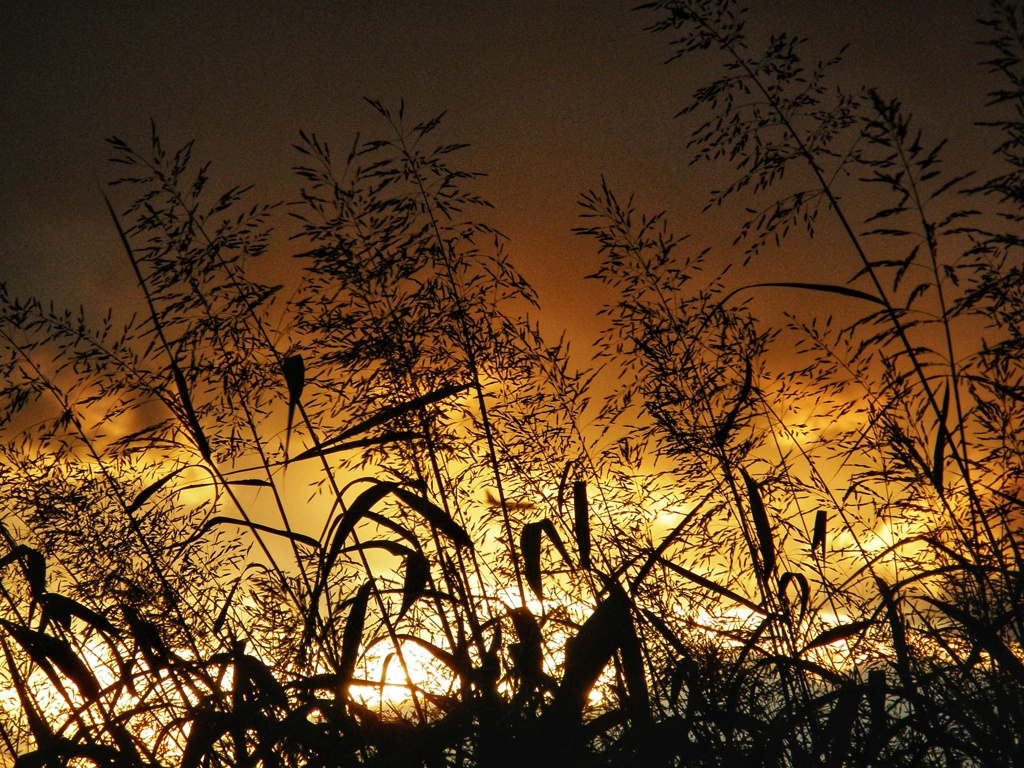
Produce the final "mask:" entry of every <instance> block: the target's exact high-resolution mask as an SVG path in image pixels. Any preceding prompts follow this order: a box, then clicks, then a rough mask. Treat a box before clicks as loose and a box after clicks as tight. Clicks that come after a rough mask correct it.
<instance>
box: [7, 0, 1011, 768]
mask: <svg viewBox="0 0 1024 768" xmlns="http://www.w3.org/2000/svg"><path fill="white" fill-rule="evenodd" d="M642 8H643V9H644V10H645V11H646V12H647V13H648V14H650V16H651V18H653V19H654V21H653V24H652V28H653V29H654V30H655V31H665V32H669V33H670V34H671V35H672V39H673V42H672V43H671V44H672V46H673V50H674V55H675V56H676V57H683V56H692V55H711V56H718V57H720V59H721V63H722V68H721V72H722V74H721V76H720V77H719V78H718V79H716V80H714V81H713V82H711V83H709V84H707V85H706V86H705V87H703V88H701V89H700V90H698V91H697V92H696V94H695V95H694V97H693V100H692V102H691V104H690V106H689V107H688V108H687V109H686V110H684V116H686V117H687V118H688V119H689V118H691V117H693V118H695V119H696V121H697V123H698V125H697V127H696V129H695V130H694V132H693V135H692V140H691V142H690V144H689V146H688V152H689V153H690V157H691V158H692V159H693V160H694V161H695V162H711V163H714V164H715V167H716V169H717V170H718V171H720V174H718V177H719V178H723V179H725V181H724V182H723V185H722V186H721V188H720V189H718V190H708V193H707V203H708V206H714V205H717V204H718V203H721V202H723V201H732V200H742V201H743V206H744V207H745V209H746V210H747V211H748V212H749V215H748V217H747V218H746V219H745V220H744V221H743V222H741V223H740V225H739V226H738V231H737V238H736V243H735V244H734V245H735V248H736V253H738V254H741V256H739V257H738V258H741V259H758V258H763V256H764V254H765V253H766V252H767V251H769V250H771V249H772V248H775V247H777V246H779V245H781V244H784V243H786V242H788V240H787V238H796V237H799V236H801V235H810V234H812V233H813V231H814V228H815V226H816V225H818V223H819V222H820V221H822V220H824V219H830V220H831V221H833V222H834V223H835V224H836V226H837V227H838V229H839V230H840V231H841V232H842V233H843V236H844V237H845V239H846V244H847V245H848V247H849V250H850V253H851V254H852V255H853V257H854V258H855V259H856V264H855V265H854V267H853V268H852V270H851V272H850V273H849V274H844V275H841V276H839V278H837V279H836V280H835V281H833V282H811V281H803V282H798V281H786V280H775V281H771V280H767V281H760V282H758V283H756V284H744V283H742V282H736V281H735V280H734V279H733V275H732V274H731V273H730V271H729V269H724V270H721V269H718V268H717V267H716V266H715V261H714V260H713V258H712V254H711V253H710V252H709V250H707V249H702V247H701V246H700V245H699V244H691V242H690V241H689V240H687V239H686V238H683V237H681V236H678V235H676V234H675V233H674V232H673V231H672V229H671V227H670V225H669V223H668V222H667V217H666V216H665V215H664V214H660V213H656V214H645V213H643V212H641V211H640V210H639V209H638V206H637V205H636V203H635V202H634V200H633V199H632V198H628V197H622V196H621V195H619V194H617V193H616V192H615V191H614V190H612V189H611V188H610V186H609V185H607V184H606V183H602V184H601V185H599V186H598V187H596V188H595V189H593V190H591V191H589V192H586V193H584V194H583V195H582V196H581V198H580V212H581V219H580V225H579V227H578V230H577V231H578V232H579V233H580V235H581V236H583V237H586V238H589V239H590V240H591V241H592V242H593V243H594V247H595V251H596V254H597V257H598V258H597V262H596V263H597V266H596V268H595V271H594V274H593V275H592V278H593V279H595V280H597V281H600V282H602V283H604V284H605V285H606V286H608V287H610V288H611V289H612V290H613V295H614V296H615V299H614V300H613V301H612V302H611V303H609V304H608V305H607V306H606V307H604V308H603V310H602V317H603V318H604V320H605V328H604V331H603V332H602V335H601V337H600V339H599V342H598V356H597V359H596V361H595V368H593V369H588V370H578V369H576V368H575V367H574V364H573V362H572V361H571V359H570V357H569V351H568V345H567V344H565V343H564V342H562V341H559V342H556V343H552V342H550V341H548V340H546V339H545V338H544V337H543V336H542V334H541V333H540V331H539V329H538V326H537V325H536V323H535V322H534V321H533V320H532V319H531V317H530V312H531V311H536V310H537V297H536V295H535V293H534V291H533V290H532V288H531V287H530V286H529V284H528V283H527V282H526V280H525V279H524V278H523V277H522V276H521V275H520V274H519V273H518V272H517V271H516V269H515V267H514V265H513V264H512V262H511V260H510V258H509V256H508V255H507V253H506V252H505V250H504V244H503V238H502V237H501V236H500V234H499V233H497V232H495V231H494V230H493V229H491V228H490V227H489V226H488V225H487V224H486V223H484V222H483V221H481V220H480V219H481V218H482V216H483V214H484V212H485V210H486V207H487V204H486V202H485V201H484V200H482V199H480V198H479V197H478V196H477V195H476V194H475V193H473V192H472V182H473V178H474V174H472V173H468V172H465V171H462V170H460V169H459V168H458V166H457V165H456V162H457V158H458V151H459V150H460V149H461V148H462V145H457V144H454V145H453V144H444V143H440V142H439V141H438V140H437V138H436V137H437V135H438V134H437V130H438V126H439V124H440V120H439V119H434V120H429V121H426V122H422V123H416V122H414V121H411V120H409V119H408V118H407V116H406V114H405V110H404V107H402V106H399V107H398V108H397V109H394V110H392V109H389V108H387V107H385V106H384V105H383V104H380V103H378V102H371V106H372V107H373V109H374V110H375V112H376V113H377V114H378V116H379V119H380V124H381V125H382V126H383V128H382V134H383V137H382V138H379V139H374V140H363V139H360V138H357V139H356V141H355V143H354V144H353V146H352V149H351V150H350V151H349V152H348V153H347V154H344V155H342V156H338V155H337V154H335V153H334V152H333V151H332V149H331V147H330V146H329V145H328V143H327V142H325V141H324V140H323V139H321V138H320V137H318V136H316V135H314V134H310V133H301V134H300V140H299V142H298V143H297V145H296V146H295V149H296V151H297V153H298V157H299V158H300V159H299V165H298V167H297V168H296V173H297V176H298V178H299V180H300V184H301V191H300V193H299V195H298V197H297V199H296V200H293V201H290V202H289V203H288V204H286V205H258V204H257V205H254V204H252V203H251V202H249V201H248V198H249V196H250V195H251V192H250V191H249V190H247V189H242V188H232V189H229V190H227V191H226V192H223V193H220V194H217V193H212V192H211V191H210V181H209V177H208V166H206V165H202V164H197V163H196V162H195V161H194V160H193V158H192V151H193V147H192V145H191V144H186V145H185V146H183V147H182V148H180V149H179V150H177V151H173V152H169V151H167V150H165V148H164V147H163V145H162V143H161V141H160V139H159V136H158V133H157V131H156V129H155V128H154V129H153V131H152V136H151V140H150V143H149V146H148V147H146V149H145V150H136V149H135V148H133V147H132V146H130V145H129V144H128V143H126V142H124V141H121V140H118V139H114V140H112V141H111V148H112V150H113V152H114V158H113V160H114V162H115V163H116V164H117V167H118V168H119V169H121V170H122V173H121V174H120V175H119V177H118V178H117V179H116V180H115V181H114V182H113V184H112V187H113V189H112V190H111V194H112V195H114V196H116V197H118V199H121V198H124V199H126V200H127V201H128V202H127V203H122V204H121V207H120V208H118V207H116V206H115V204H114V203H113V202H111V203H110V212H111V215H112V226H114V227H115V228H116V229H117V231H118V232H119V234H120V236H121V241H122V244H123V247H124V251H125V255H126V257H127V258H128V259H129V260H130V262H131V264H132V266H133V268H134V270H135V274H136V276H137V278H138V282H139V286H140V290H141V291H142V295H143V298H144V300H145V307H146V310H145V312H144V313H142V314H140V315H139V316H137V317H133V318H131V319H129V320H128V321H127V322H120V323H119V322H118V321H115V319H114V316H113V314H112V313H108V314H107V315H106V316H105V317H101V318H99V319H98V320H97V319H95V318H93V317H89V316H87V313H85V312H84V311H83V312H81V313H77V314H76V313H68V312H62V311H59V310H55V309H54V308H52V307H49V306H47V305H46V304H43V303H41V302H39V301H36V300H21V299H16V298H14V297H12V296H10V295H8V294H7V292H6V290H3V289H0V341H2V344H0V369H2V371H3V374H4V376H3V379H2V381H3V384H2V385H0V402H2V404H3V407H2V409H0V412H2V413H3V414H4V421H3V427H4V439H3V441H2V444H0V445H2V447H0V450H2V460H0V484H2V489H3V492H4V499H5V503H4V512H3V517H2V519H0V534H2V536H3V539H4V543H3V547H2V549H0V572H2V573H3V582H2V585H0V587H2V589H0V648H2V650H3V654H4V663H3V665H2V668H0V673H2V680H3V689H4V691H3V698H2V706H0V737H2V740H0V747H2V749H3V751H4V754H5V758H6V759H7V760H8V761H10V762H13V763H15V764H16V765H19V766H33V765H39V766H42V765H89V764H94V765H126V766H129V765H130V766H142V765H181V766H186V767H188V768H193V767H196V766H214V765H236V766H258V765H265V766H285V765H305V766H328V765H330V766H336V765H380V766H389V767H390V766H399V765H425V766H441V765H459V766H504V765H509V766H511V765H524V764H532V765H538V766H544V765H563V764H571V765H582V766H587V765H595V766H598V765H601V766H618V765H651V766H662V765H664V766H677V765H678V766H704V765H709V766H710V765H765V766H769V765H770V766H776V765H778V766H804V765H815V766H818V765H826V766H840V765H863V766H870V765H887V766H888V765H893V766H901V765H906V766H921V765H936V766H938V765H943V766H947V765H984V766H990V765H993V766H995V765H1007V766H1009V765H1015V764H1018V763H1020V762H1022V759H1024V755H1022V754H1021V746H1020V744H1019V737H1018V734H1019V733H1020V731H1021V728H1022V727H1024V706H1022V702H1024V697H1022V687H1024V655H1022V652H1021V637H1022V632H1024V617H1022V615H1021V611H1020V605H1021V600H1020V597H1021V580H1020V574H1021V572H1022V552H1021V542H1020V536H1019V523H1018V519H1019V515H1020V507H1021V505H1022V501H1021V497H1020V477H1021V473H1022V466H1021V457H1022V456H1024V451H1022V450H1021V446H1020V443H1019V433H1020V429H1019V424H1020V423H1021V421H1020V419H1021V416H1022V414H1021V409H1022V408H1024V384H1022V379H1021V370H1020V361H1021V345H1020V339H1021V338H1022V334H1021V322H1022V318H1024V311H1022V306H1024V303H1022V302H1024V291H1022V285H1024V272H1022V270H1021V268H1020V266H1019V261H1020V248H1021V245H1022V243H1024V241H1022V240H1021V237H1020V235H1019V233H1018V232H1017V230H1018V229H1019V225H1020V222H1021V216H1020V212H1019V211H1020V205H1021V202H1022V198H1021V195H1022V193H1021V189H1022V187H1021V185H1020V183H1019V168H1020V166H1021V148H1020V142H1021V139H1020V137H1021V136H1024V130H1022V123H1021V121H1020V119H1019V114H1018V112H1017V111H1015V110H1017V109H1018V108H1019V105H1020V104H1021V103H1024V87H1022V85H1021V84H1022V82H1024V80H1022V76H1021V71H1022V64H1021V62H1022V61H1024V56H1022V47H1024V38H1022V36H1021V33H1020V30H1021V29H1024V11H1022V10H1021V9H1020V8H1019V7H1017V6H1016V5H1015V4H1011V3H1004V2H1001V1H999V0H997V1H996V2H994V3H993V5H992V13H991V16H990V18H988V19H986V20H984V22H983V24H984V25H985V28H986V29H987V30H988V34H989V35H990V39H989V40H988V41H987V43H986V44H987V46H988V49H989V50H990V51H992V55H993V57H994V58H993V59H992V60H991V61H990V62H989V64H988V67H989V69H990V70H991V71H992V73H993V74H994V75H995V76H997V77H999V78H1001V82H1002V83H1003V86H1002V88H1001V89H1000V90H996V91H995V92H994V93H993V98H992V105H991V107H992V109H993V114H995V115H996V117H995V118H993V119H992V120H991V121H990V125H991V127H992V129H993V131H994V132H995V133H996V134H997V135H999V136H1001V137H1002V139H1001V142H1002V143H1001V144H1000V145H999V146H998V149H997V154H998V156H999V157H1000V158H1001V159H1002V160H1004V161H1005V167H1006V169H1007V170H1006V172H1005V173H1003V174H1002V175H998V176H996V177H995V178H993V179H991V180H987V181H978V180H977V179H975V178H974V177H973V176H972V175H970V174H963V173H956V172H948V171H947V170H946V168H945V165H944V164H943V149H944V145H943V143H942V142H941V141H940V142H932V141H930V140H928V139H927V138H926V135H925V133H924V132H922V131H919V130H918V129H917V128H916V127H915V126H914V125H913V124H912V123H911V121H910V118H909V117H908V116H907V115H906V114H905V113H904V112H903V110H902V108H901V106H900V104H899V102H898V101H895V100H892V99H889V98H886V97H884V96H883V95H881V94H879V93H877V92H875V91H871V90H864V91H857V92H845V91H843V90H840V89H836V88H835V87H834V86H832V85H831V84H830V83H829V80H828V78H829V74H830V72H831V70H832V68H833V67H834V66H836V65H837V64H838V63H839V61H838V59H836V60H835V61H831V62H824V63H821V64H816V65H813V66H807V65H805V64H804V63H803V61H802V58H801V45H802V43H801V41H800V40H798V39H796V38H793V37H791V36H788V35H780V36H777V37H773V38H771V39H770V40H768V41H767V42H766V43H764V45H763V47H759V45H760V43H758V41H756V40H753V39H751V38H749V37H748V35H747V33H746V29H745V25H744V17H743V15H742V13H741V11H740V10H739V9H737V7H736V6H735V5H734V4H733V3H730V2H725V1H724V0H723V1H721V2H697V1H696V0H694V1H692V2H689V1H687V0H666V1H665V2H651V3H646V4H644V5H643V6H642ZM1007 106H1008V107H1010V109H1009V111H1008V112H1007V111H1006V110H1005V108H1006V107H1007ZM1000 110H1003V111H1000ZM1006 114H1009V117H1006V116H1005V115H1006ZM847 201H855V204H854V203H851V202H847ZM854 210H858V211H859V210H870V211H871V213H869V214H867V215H866V216H861V217H860V219H858V218H855V215H854V213H853V211H854ZM279 212H287V213H288V214H290V215H291V216H292V217H294V218H295V221H296V222H297V233H296V235H295V237H294V239H293V241H292V242H293V243H294V246H295V247H294V255H295V257H296V260H297V261H296V263H297V264H298V265H299V269H300V271H301V279H300V283H299V287H298V288H297V289H296V291H295V293H294V295H293V296H292V297H291V298H286V297H285V296H284V295H283V293H282V291H280V290H279V289H278V288H276V287H274V286H269V285H263V284H260V283H258V282H256V281H254V280H253V279H252V278H251V275H252V274H253V273H254V272H255V268H254V266H253V263H252V262H253V260H254V259H257V258H258V257H259V256H260V255H261V254H262V253H264V252H265V251H266V249H267V247H268V243H269V232H270V229H269V228H270V224H271V223H272V221H273V220H274V217H275V216H277V215H278V213H279ZM754 293H762V294H768V293H771V294H772V295H774V294H775V293H777V294H779V295H785V296H797V297H799V298H798V299H796V300H795V302H796V306H798V307H800V310H801V311H799V312H796V311H794V312H792V313H790V314H788V315H786V319H785V320H784V322H782V323H780V324H777V325H771V324H769V323H766V322H765V321H763V320H761V319H759V318H757V317H756V316H755V315H754V314H753V312H752V310H751V305H750V303H749V302H748V301H747V298H748V297H749V296H750V295H752V294H754ZM821 300H828V301H829V302H843V303H844V306H848V307H850V308H852V311H853V312H856V313H857V316H856V319H855V320H854V321H853V322H851V323H840V322H838V321H835V320H833V319H832V318H831V316H829V315H828V313H827V312H826V311H823V312H822V313H821V314H815V312H814V307H815V306H827V305H826V304H820V303H818V302H820V301H821ZM978 329H982V332H980V333H979V331H978ZM602 377H603V378H602ZM606 378H610V379H612V380H614V381H615V382H616V384H615V385H614V386H613V387H612V388H611V391H610V392H607V393H606V394H605V393H603V392H602V384H601V382H603V381H604V379H606ZM595 382H596V383H595Z"/></svg>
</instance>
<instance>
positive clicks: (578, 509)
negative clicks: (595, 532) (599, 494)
mask: <svg viewBox="0 0 1024 768" xmlns="http://www.w3.org/2000/svg"><path fill="white" fill-rule="evenodd" d="M572 502H573V510H574V514H575V522H576V528H575V530H576V548H577V550H578V551H579V553H580V568H583V569H584V570H586V569H589V568H590V512H589V511H588V509H587V483H586V481H583V480H577V481H576V482H574V483H573V484H572Z"/></svg>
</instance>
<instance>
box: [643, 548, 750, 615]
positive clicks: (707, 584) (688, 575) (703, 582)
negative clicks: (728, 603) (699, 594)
mask: <svg viewBox="0 0 1024 768" xmlns="http://www.w3.org/2000/svg"><path fill="white" fill-rule="evenodd" d="M658 562H659V563H660V564H661V565H663V566H665V567H666V568H668V569H669V570H670V571H673V572H674V573H678V574H679V575H680V576H682V577H683V578H684V579H689V580H690V581H692V582H693V583H694V584H697V585H698V586H701V587H704V588H705V589H710V590H711V591H712V592H715V593H717V594H719V595H721V596H722V597H727V598H729V599H730V600H732V601H734V602H736V603H739V604H740V605H742V606H743V607H744V608H749V609H750V610H751V611H753V612H754V613H757V614H760V615H761V616H767V615H768V612H767V611H765V609H764V608H762V607H761V606H760V605H758V604H757V603H753V602H751V601H750V600H747V598H745V597H743V595H740V594H737V593H736V592H733V591H732V590H731V589H729V588H728V587H723V586H721V585H720V584H716V583H715V582H713V581H711V579H706V578H704V577H703V576H701V575H699V574H696V573H694V572H693V571H691V570H689V569H688V568H684V567H683V566H681V565H678V564H676V563H673V562H672V561H671V560H666V559H665V558H664V557H659V558H658Z"/></svg>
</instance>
